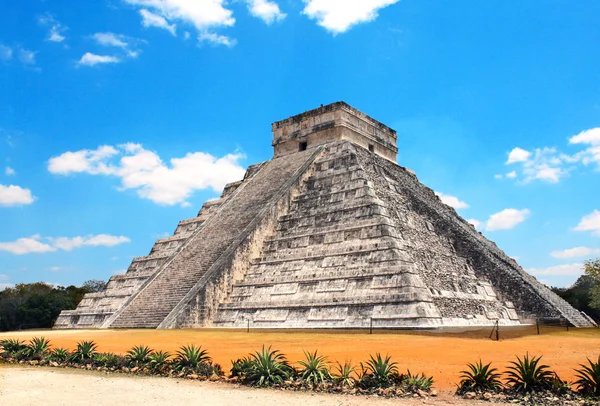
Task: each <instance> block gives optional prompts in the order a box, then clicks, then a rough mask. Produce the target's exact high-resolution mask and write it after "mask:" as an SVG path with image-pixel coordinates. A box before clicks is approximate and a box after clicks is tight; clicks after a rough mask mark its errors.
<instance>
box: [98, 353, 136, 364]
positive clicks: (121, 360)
mask: <svg viewBox="0 0 600 406" xmlns="http://www.w3.org/2000/svg"><path fill="white" fill-rule="evenodd" d="M93 359H94V364H95V365H96V366H99V367H106V368H120V367H123V366H126V365H127V364H128V362H129V360H128V359H127V358H126V357H123V356H121V355H117V354H115V353H113V352H97V353H95V354H94V355H93Z"/></svg>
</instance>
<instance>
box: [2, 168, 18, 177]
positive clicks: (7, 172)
mask: <svg viewBox="0 0 600 406" xmlns="http://www.w3.org/2000/svg"><path fill="white" fill-rule="evenodd" d="M15 173H16V172H15V170H14V169H13V168H11V167H10V166H7V167H6V168H5V169H4V174H5V175H6V176H13V175H14V174H15Z"/></svg>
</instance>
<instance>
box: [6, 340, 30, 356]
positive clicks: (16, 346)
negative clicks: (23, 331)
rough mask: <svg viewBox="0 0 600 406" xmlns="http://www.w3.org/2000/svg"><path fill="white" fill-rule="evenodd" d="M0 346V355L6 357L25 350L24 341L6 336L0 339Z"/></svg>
mask: <svg viewBox="0 0 600 406" xmlns="http://www.w3.org/2000/svg"><path fill="white" fill-rule="evenodd" d="M0 346H1V347H2V356H3V357H6V358H11V357H16V356H17V355H19V354H23V353H24V352H25V351H27V345H26V344H25V341H21V340H19V339H18V338H7V339H5V340H2V341H0Z"/></svg>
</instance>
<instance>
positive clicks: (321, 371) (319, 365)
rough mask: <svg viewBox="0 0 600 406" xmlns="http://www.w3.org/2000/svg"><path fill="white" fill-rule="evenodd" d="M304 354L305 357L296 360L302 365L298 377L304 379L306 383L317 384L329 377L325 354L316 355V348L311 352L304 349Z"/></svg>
mask: <svg viewBox="0 0 600 406" xmlns="http://www.w3.org/2000/svg"><path fill="white" fill-rule="evenodd" d="M304 356H305V357H306V359H305V360H302V361H298V364H300V366H301V367H302V369H301V370H300V378H302V379H303V380H304V381H306V383H308V384H309V385H317V384H319V383H321V382H324V381H326V380H327V379H329V378H331V374H330V373H329V368H328V363H327V357H326V356H324V355H317V350H315V352H313V353H310V352H308V351H304Z"/></svg>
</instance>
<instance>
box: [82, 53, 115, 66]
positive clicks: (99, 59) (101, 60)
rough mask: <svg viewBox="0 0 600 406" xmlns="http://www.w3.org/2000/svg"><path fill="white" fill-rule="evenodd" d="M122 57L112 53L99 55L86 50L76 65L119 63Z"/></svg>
mask: <svg viewBox="0 0 600 406" xmlns="http://www.w3.org/2000/svg"><path fill="white" fill-rule="evenodd" d="M119 62H121V59H119V58H117V57H116V56H112V55H97V54H93V53H91V52H86V53H85V54H83V56H82V57H81V58H80V59H79V61H77V63H76V65H78V66H96V65H99V64H100V65H104V64H111V63H119Z"/></svg>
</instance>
